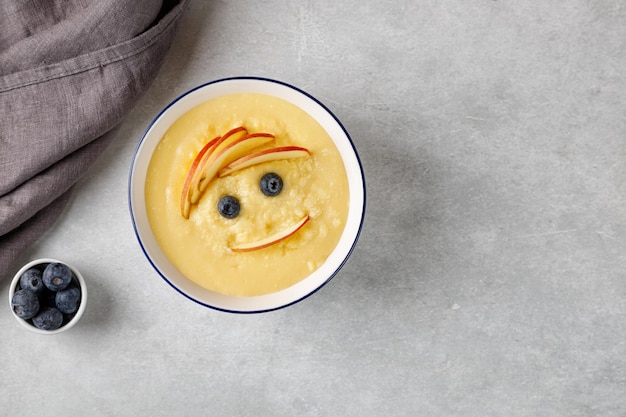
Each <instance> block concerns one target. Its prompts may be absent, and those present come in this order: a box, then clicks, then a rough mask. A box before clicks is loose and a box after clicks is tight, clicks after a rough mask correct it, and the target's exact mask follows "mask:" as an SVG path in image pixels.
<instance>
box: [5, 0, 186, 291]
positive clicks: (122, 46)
mask: <svg viewBox="0 0 626 417" xmlns="http://www.w3.org/2000/svg"><path fill="white" fill-rule="evenodd" d="M187 2H188V0H170V1H168V0H163V1H162V0H46V1H34V0H33V1H24V0H2V1H1V2H0V279H2V278H4V277H5V276H6V275H7V274H8V273H9V272H10V269H11V268H12V267H13V262H14V261H15V260H16V258H17V257H18V256H19V255H20V253H21V252H22V251H23V250H24V249H25V248H27V247H28V246H29V245H30V244H32V243H33V242H34V241H36V240H37V239H38V238H39V237H40V236H41V235H42V234H43V233H45V231H46V230H48V228H49V227H50V226H51V225H52V224H53V223H54V221H56V219H57V218H58V216H59V215H60V214H61V213H62V211H63V209H64V207H65V205H66V203H67V201H68V197H69V194H70V193H71V188H72V186H73V185H74V184H75V183H76V181H78V179H79V178H80V177H81V176H82V175H83V174H84V173H85V172H86V171H87V170H88V169H89V167H90V166H91V165H92V164H93V163H94V161H95V160H96V159H97V157H98V156H99V155H100V154H101V153H102V152H103V150H104V149H105V148H106V146H107V145H108V144H109V143H110V142H111V141H112V140H113V139H114V137H115V131H116V129H115V128H116V127H117V126H118V125H119V124H120V123H121V122H122V120H123V118H124V115H126V114H128V112H129V111H130V110H131V109H132V107H133V106H134V105H135V103H136V102H137V100H138V99H139V98H140V97H141V95H142V94H143V93H144V92H145V91H146V90H147V88H148V87H149V86H150V84H151V82H152V81H153V80H154V78H155V77H156V75H157V72H158V70H159V68H160V66H161V64H162V62H163V60H164V58H165V56H166V53H167V51H168V49H169V47H170V45H171V42H172V40H173V38H174V36H175V35H176V32H177V29H178V26H179V22H180V18H181V16H182V14H183V12H184V10H185V9H186V6H187Z"/></svg>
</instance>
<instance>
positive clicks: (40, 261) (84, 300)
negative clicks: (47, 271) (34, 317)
mask: <svg viewBox="0 0 626 417" xmlns="http://www.w3.org/2000/svg"><path fill="white" fill-rule="evenodd" d="M50 263H61V264H65V265H67V266H68V267H69V268H70V270H71V271H72V274H73V275H74V278H76V280H77V281H78V285H79V287H80V293H81V296H80V297H81V298H80V305H79V306H78V310H77V311H76V313H74V316H73V317H72V319H71V320H70V321H68V322H67V323H65V324H64V325H63V326H61V327H59V328H58V329H55V330H43V329H39V328H37V327H35V326H34V325H33V324H31V323H30V321H29V320H24V319H22V318H19V317H18V316H17V314H15V311H13V294H15V291H16V289H17V287H18V285H19V282H20V277H21V276H22V274H23V273H24V272H26V271H27V270H29V269H30V268H33V267H35V266H37V265H46V264H50ZM9 306H10V308H11V312H12V313H13V317H15V319H16V320H17V321H18V322H19V323H20V324H21V325H22V326H24V327H25V328H27V329H28V330H30V331H33V332H35V333H39V334H57V333H61V332H64V331H66V330H69V329H71V328H72V327H74V325H75V324H76V323H78V320H80V318H81V317H82V316H83V313H84V312H85V308H86V306H87V285H86V284H85V279H84V278H83V276H82V274H81V273H80V271H79V270H78V269H76V268H74V267H73V266H72V265H70V264H68V263H67V262H64V261H59V260H57V259H51V258H42V259H36V260H34V261H31V262H29V263H27V264H26V265H24V266H23V267H22V268H21V269H20V270H19V271H17V273H16V274H15V276H14V277H13V280H12V281H11V286H10V287H9Z"/></svg>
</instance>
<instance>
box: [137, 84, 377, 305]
mask: <svg viewBox="0 0 626 417" xmlns="http://www.w3.org/2000/svg"><path fill="white" fill-rule="evenodd" d="M232 80H253V81H263V82H270V83H275V84H279V85H282V86H285V87H288V88H291V89H293V90H295V91H297V92H299V93H300V94H303V95H305V96H306V97H308V98H310V99H311V100H313V101H314V102H315V103H317V104H318V105H319V106H320V107H322V108H323V109H324V111H326V112H327V113H328V114H329V115H330V116H331V117H332V118H333V119H334V120H335V122H336V123H337V124H338V125H339V127H340V128H341V130H343V132H344V134H345V135H346V137H347V138H348V141H349V142H350V146H351V147H352V151H353V152H354V155H355V157H356V160H357V163H358V165H359V170H360V172H361V180H362V182H363V207H362V212H361V219H360V222H359V227H358V229H357V232H356V235H355V237H354V241H353V242H352V245H351V247H350V249H349V250H348V252H347V253H346V255H345V256H344V258H343V260H342V261H341V263H340V264H339V265H338V266H337V269H335V271H334V272H333V273H332V274H330V275H329V277H328V278H327V279H326V280H325V281H324V282H322V283H321V284H320V285H319V286H318V287H316V288H315V289H314V290H313V291H311V292H309V293H307V294H305V295H304V296H302V297H300V298H298V299H296V300H293V301H290V302H288V303H286V304H283V305H280V306H277V307H273V308H267V309H260V310H250V311H241V310H231V309H227V308H222V307H217V306H214V305H211V304H207V303H205V302H203V301H200V300H198V299H196V298H194V297H192V296H190V295H189V294H187V293H185V292H183V291H182V290H180V289H179V288H178V287H177V286H176V285H174V284H173V283H172V282H171V281H170V280H169V279H168V278H167V276H165V274H164V273H163V272H161V270H160V269H159V268H158V266H157V265H156V264H155V263H154V262H153V261H152V258H151V257H150V255H149V254H148V252H147V251H146V248H145V247H144V244H143V242H142V241H141V237H140V236H139V231H138V230H137V224H136V222H135V215H134V210H133V204H132V198H131V190H132V180H133V172H134V167H135V161H136V159H137V154H138V152H139V150H140V149H141V145H142V144H143V141H144V140H145V138H146V135H147V134H148V132H149V131H150V129H151V128H152V126H153V125H154V124H155V123H156V122H157V120H159V118H160V117H161V116H162V115H163V114H164V113H165V112H166V111H168V110H169V108H170V107H172V106H173V105H174V104H176V103H177V102H178V101H180V100H181V99H183V98H184V97H186V96H188V95H189V94H191V93H193V92H194V91H196V90H199V89H201V88H204V87H206V86H208V85H211V84H216V83H220V82H225V81H232ZM366 193H367V187H366V185H365V173H364V171H363V164H362V163H361V158H360V157H359V154H358V152H357V150H356V147H355V146H354V142H353V141H352V138H351V137H350V134H349V133H348V131H347V130H346V128H345V127H344V126H343V124H342V123H341V121H339V119H338V118H337V116H335V114H334V113H333V112H332V111H331V110H330V109H329V108H328V107H326V105H325V104H324V103H322V102H321V101H319V100H318V99H317V98H315V97H314V96H312V95H311V94H309V93H307V92H306V91H304V90H302V89H300V88H298V87H295V86H293V85H291V84H288V83H286V82H283V81H278V80H274V79H271V78H265V77H256V76H236V77H226V78H219V79H216V80H213V81H209V82H206V83H204V84H201V85H198V86H196V87H194V88H192V89H190V90H188V91H186V92H184V93H183V94H181V95H179V96H178V97H176V98H175V99H174V100H172V101H171V102H170V103H169V104H168V105H167V106H165V107H164V108H163V110H161V111H160V112H159V113H158V114H157V115H156V116H155V117H154V118H153V119H152V121H151V122H150V123H149V124H148V127H147V128H146V129H145V130H144V132H143V135H142V136H141V140H139V143H138V144H137V147H136V148H135V152H134V153H133V158H132V163H131V166H130V173H129V176H128V206H129V210H130V219H131V222H132V224H133V230H134V232H135V236H136V237H137V241H138V242H139V246H140V247H141V251H142V252H143V254H144V256H145V257H146V259H147V260H148V262H149V263H150V265H152V268H154V270H155V271H156V272H157V273H158V274H159V275H160V276H161V278H162V279H163V280H164V281H165V282H167V283H168V284H169V286H170V287H172V288H173V289H175V290H176V291H177V292H178V293H179V294H181V295H183V296H184V297H186V298H187V299H189V300H191V301H193V302H195V303H197V304H200V305H202V306H204V307H207V308H210V309H213V310H217V311H222V312H226V313H235V314H259V313H267V312H270V311H276V310H281V309H283V308H286V307H289V306H292V305H294V304H296V303H299V302H301V301H302V300H304V299H306V298H309V297H310V296H312V295H313V294H315V293H316V292H318V291H319V290H320V289H321V288H322V287H324V286H325V285H326V284H327V283H328V282H330V280H332V279H333V278H334V277H335V276H336V275H337V273H338V272H339V271H340V270H341V268H343V266H344V265H345V264H346V262H347V261H348V259H349V258H350V255H352V252H353V250H354V248H355V247H356V244H357V241H358V240H359V237H360V235H361V231H362V230H363V223H364V221H365V207H366V201H367V198H366Z"/></svg>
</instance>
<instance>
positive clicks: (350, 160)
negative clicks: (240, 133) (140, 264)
mask: <svg viewBox="0 0 626 417" xmlns="http://www.w3.org/2000/svg"><path fill="white" fill-rule="evenodd" d="M237 93H257V94H266V95H271V96H275V97H278V98H281V99H283V100H286V101H288V102H290V103H292V104H294V105H296V106H298V107H299V108H301V109H302V110H304V111H305V112H307V113H308V114H309V115H310V116H312V117H313V118H314V119H315V120H316V121H317V122H318V123H319V124H320V125H321V126H322V127H323V128H324V129H325V130H326V132H327V133H328V134H329V136H330V137H331V138H332V139H333V141H334V143H335V145H336V146H337V148H338V150H339V153H340V155H341V157H342V159H343V162H344V165H345V167H346V171H347V177H348V186H349V192H350V209H349V212H348V218H347V222H346V226H345V229H344V232H343V234H342V236H341V238H340V240H339V243H338V244H337V246H336V247H335V249H334V250H333V252H332V253H331V254H330V256H329V257H328V258H327V260H326V262H325V263H324V264H323V265H322V266H321V267H320V268H318V269H317V270H316V271H315V272H313V273H312V274H311V275H309V276H308V277H306V278H305V279H303V280H302V281H300V282H298V283H297V284H295V285H293V286H291V287H289V288H286V289H284V290H282V291H278V292H275V293H271V294H267V295H261V296H254V297H235V296H228V295H224V294H220V293H216V292H213V291H210V290H207V289H205V288H203V287H201V286H199V285H197V284H196V283H194V282H192V281H191V280H189V279H187V278H186V277H185V276H184V275H183V274H182V273H181V272H180V271H179V270H178V269H177V268H176V267H175V266H174V265H173V264H172V262H170V260H169V259H168V258H167V257H166V256H165V254H164V253H163V251H162V250H161V248H160V247H159V245H158V243H157V241H156V240H155V237H154V235H153V233H152V230H151V228H150V224H149V222H148V216H147V213H146V204H145V199H144V189H145V181H146V174H147V171H148V165H149V163H150V159H151V157H152V153H153V151H154V150H155V148H156V146H157V145H158V143H159V141H160V140H161V138H162V137H163V135H164V133H165V132H166V131H167V130H168V128H169V127H170V126H171V125H172V124H173V123H174V122H175V121H176V120H177V119H178V118H179V117H181V116H182V115H183V114H185V113H186V112H187V111H189V110H191V109H192V108H194V107H196V106H198V105H200V104H202V103H204V102H206V101H208V100H211V99H214V98H217V97H221V96H224V95H229V94H237ZM129 205H130V214H131V218H132V222H133V227H134V229H135V233H136V235H137V239H138V240H139V244H140V245H141V248H142V249H143V251H144V253H145V256H146V258H147V259H148V261H149V262H150V263H151V264H152V266H153V267H154V269H155V270H156V271H157V272H158V273H159V274H160V275H161V277H163V279H164V280H165V281H166V282H167V283H169V284H170V285H171V286H172V287H173V288H174V289H176V290H177V291H178V292H179V293H181V294H182V295H184V296H185V297H187V298H189V299H190V300H193V301H195V302H197V303H199V304H201V305H203V306H206V307H210V308H214V309H217V310H222V311H228V312H237V313H258V312H265V311H271V310H275V309H278V308H282V307H286V306H288V305H291V304H294V303H296V302H298V301H300V300H302V299H304V298H306V297H307V296H309V295H311V294H313V293H314V292H316V291H317V290H318V289H319V288H321V287H322V286H323V285H324V284H325V283H327V282H328V281H329V280H330V279H331V278H333V277H334V276H335V274H337V272H338V271H339V269H341V267H342V266H343V265H344V263H345V262H346V260H347V258H348V257H349V256H350V253H351V252H352V250H353V248H354V246H355V244H356V241H357V239H358V236H359V234H360V231H361V228H362V225H363V218H364V213H365V179H364V175H363V169H362V166H361V162H360V160H359V158H358V155H357V153H356V150H355V147H354V144H353V143H352V140H351V139H350V137H349V136H348V133H347V132H346V130H345V129H344V127H343V126H342V125H341V123H340V122H339V120H338V119H337V118H336V117H335V116H334V115H333V114H332V113H331V112H330V110H329V109H328V108H326V107H325V106H324V105H323V104H322V103H321V102H319V101H318V100H316V99H315V98H314V97H312V96H311V95H309V94H308V93H306V92H304V91H302V90H300V89H298V88H296V87H294V86H291V85H289V84H286V83H283V82H280V81H275V80H270V79H266V78H258V77H235V78H226V79H220V80H216V81H212V82H209V83H207V84H203V85H201V86H198V87H196V88H194V89H192V90H190V91H188V92H186V93H185V94H183V95H181V96H180V97H178V98H177V99H175V100H174V101H172V102H171V103H170V104H169V105H168V106H166V107H165V108H164V109H163V110H162V111H161V112H160V113H159V114H158V115H157V117H156V118H155V119H154V120H153V121H152V122H151V123H150V125H149V126H148V128H147V130H146V131H145V133H144V135H143V137H142V138H141V141H140V142H139V145H138V146H137V149H136V151H135V155H134V157H133V161H132V165H131V170H130V176H129Z"/></svg>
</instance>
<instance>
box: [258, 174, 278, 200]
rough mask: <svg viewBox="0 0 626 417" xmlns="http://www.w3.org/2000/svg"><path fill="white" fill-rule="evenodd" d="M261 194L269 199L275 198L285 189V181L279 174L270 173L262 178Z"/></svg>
mask: <svg viewBox="0 0 626 417" xmlns="http://www.w3.org/2000/svg"><path fill="white" fill-rule="evenodd" d="M260 186H261V192H262V193H263V194H265V195H266V196H268V197H275V196H277V195H278V194H280V192H281V191H282V189H283V179H282V178H280V176H279V175H278V174H275V173H273V172H270V173H268V174H265V175H263V177H261V183H260Z"/></svg>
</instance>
